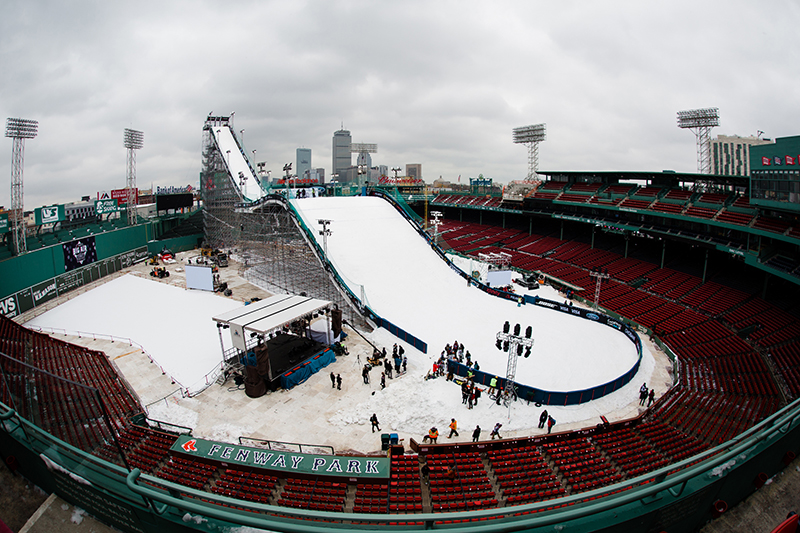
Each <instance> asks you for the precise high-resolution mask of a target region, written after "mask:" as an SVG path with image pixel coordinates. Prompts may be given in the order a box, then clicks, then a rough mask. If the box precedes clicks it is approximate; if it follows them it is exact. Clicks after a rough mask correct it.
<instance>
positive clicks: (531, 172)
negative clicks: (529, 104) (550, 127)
mask: <svg viewBox="0 0 800 533" xmlns="http://www.w3.org/2000/svg"><path fill="white" fill-rule="evenodd" d="M513 135H514V144H524V145H526V146H527V147H528V175H527V177H526V178H525V181H527V182H532V181H535V180H536V179H537V177H538V174H537V172H538V171H539V143H540V142H542V141H545V140H547V124H544V123H542V124H533V125H531V126H522V127H519V128H514V130H513Z"/></svg>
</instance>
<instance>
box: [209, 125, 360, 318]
mask: <svg viewBox="0 0 800 533" xmlns="http://www.w3.org/2000/svg"><path fill="white" fill-rule="evenodd" d="M200 189H201V193H202V197H203V204H204V206H205V209H204V213H203V224H204V234H205V239H206V242H207V243H208V244H209V245H210V246H212V247H214V248H220V249H227V250H229V251H230V252H231V253H232V254H234V255H236V256H238V257H239V259H240V260H241V262H242V264H243V267H242V271H241V272H240V273H241V275H242V276H243V277H244V278H245V279H247V280H248V281H250V282H251V283H253V284H255V285H258V286H260V287H262V288H264V289H265V290H267V291H270V292H272V293H276V294H295V295H299V296H309V297H312V298H317V299H320V300H327V301H330V302H333V303H334V304H336V305H337V306H338V307H339V309H341V310H342V314H343V317H344V319H345V320H346V321H348V322H349V323H350V324H351V325H354V326H356V327H358V328H359V329H362V330H365V331H371V330H372V329H373V328H374V327H375V324H374V323H373V322H372V320H371V319H370V318H368V317H365V313H366V308H365V307H364V304H362V303H361V301H360V300H359V299H358V298H356V297H355V295H352V294H350V293H349V291H348V290H347V289H346V288H344V287H343V284H342V283H340V281H338V280H337V277H336V274H335V272H334V271H333V269H332V268H330V267H329V266H328V265H327V262H326V261H325V259H324V257H323V256H324V253H323V251H322V250H321V249H319V247H318V246H317V245H316V244H315V242H313V240H312V239H310V238H309V236H308V231H310V229H309V228H304V227H303V225H302V222H301V221H300V219H299V217H298V215H297V213H295V212H294V211H293V209H292V207H291V205H290V203H289V202H288V201H287V200H286V199H285V198H284V197H283V196H280V195H275V194H268V187H267V185H266V183H264V182H263V181H262V180H261V178H260V176H258V174H257V173H256V171H255V169H254V168H253V166H252V164H251V162H250V161H249V160H248V158H247V156H246V154H245V151H244V149H243V148H242V145H241V142H240V140H239V139H238V138H237V137H236V134H235V132H234V130H233V128H232V124H231V120H230V117H225V116H221V117H220V116H209V117H208V118H207V119H206V121H205V124H204V126H203V169H202V173H201V177H200Z"/></svg>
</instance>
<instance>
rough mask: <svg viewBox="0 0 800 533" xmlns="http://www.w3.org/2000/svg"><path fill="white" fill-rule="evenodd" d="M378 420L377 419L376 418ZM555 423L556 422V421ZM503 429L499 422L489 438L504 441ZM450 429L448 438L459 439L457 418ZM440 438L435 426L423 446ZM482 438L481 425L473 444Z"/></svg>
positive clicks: (423, 438) (477, 428)
mask: <svg viewBox="0 0 800 533" xmlns="http://www.w3.org/2000/svg"><path fill="white" fill-rule="evenodd" d="M545 412H546V411H545ZM372 416H373V417H374V416H375V415H372ZM376 420H377V418H376ZM553 422H555V420H554V421H553ZM501 427H503V424H501V423H500V422H498V423H497V424H495V425H494V429H492V432H491V433H490V434H489V436H490V437H491V438H492V440H494V438H495V437H497V438H498V439H502V438H503V437H501V436H500V428H501ZM449 428H450V434H449V435H448V436H447V438H448V439H451V438H453V435H455V436H456V437H458V422H457V421H456V419H455V418H451V419H450V426H449ZM378 429H380V428H378ZM373 430H374V426H373ZM438 438H439V430H438V429H437V428H436V426H434V427H432V428H431V429H429V430H428V434H427V435H425V436H424V437H422V442H423V444H424V443H426V442H430V443H431V444H436V443H437V439H438ZM480 438H481V427H480V426H479V425H476V426H475V429H474V430H472V442H478V441H479V440H480Z"/></svg>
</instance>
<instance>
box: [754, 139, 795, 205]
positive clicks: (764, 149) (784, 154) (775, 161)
mask: <svg viewBox="0 0 800 533" xmlns="http://www.w3.org/2000/svg"><path fill="white" fill-rule="evenodd" d="M750 166H751V168H752V174H751V175H750V204H751V205H756V206H759V207H765V208H772V209H779V210H782V211H786V210H789V211H794V212H796V213H800V135H795V136H793V137H779V138H777V139H775V142H774V143H771V142H770V143H763V144H762V145H758V146H753V150H752V152H751V154H750Z"/></svg>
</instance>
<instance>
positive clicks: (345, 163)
mask: <svg viewBox="0 0 800 533" xmlns="http://www.w3.org/2000/svg"><path fill="white" fill-rule="evenodd" d="M352 142H353V138H352V137H351V136H350V132H349V131H348V130H345V129H342V130H339V131H335V132H333V166H332V167H331V176H332V177H333V176H334V175H336V174H340V173H342V172H344V171H345V170H346V169H348V168H350V167H351V166H352V162H351V161H352V157H351V156H350V145H351V144H352ZM339 181H342V180H339Z"/></svg>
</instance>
